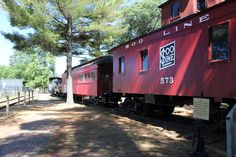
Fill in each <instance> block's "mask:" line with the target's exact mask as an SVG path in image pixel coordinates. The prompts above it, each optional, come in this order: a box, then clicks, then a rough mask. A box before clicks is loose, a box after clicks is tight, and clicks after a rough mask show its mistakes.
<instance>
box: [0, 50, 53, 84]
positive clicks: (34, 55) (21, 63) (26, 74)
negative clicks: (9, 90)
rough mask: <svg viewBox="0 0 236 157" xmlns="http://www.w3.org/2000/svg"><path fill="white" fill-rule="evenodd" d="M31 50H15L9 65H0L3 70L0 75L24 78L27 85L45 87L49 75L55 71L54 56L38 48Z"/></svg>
mask: <svg viewBox="0 0 236 157" xmlns="http://www.w3.org/2000/svg"><path fill="white" fill-rule="evenodd" d="M31 51H32V50H31ZM31 51H30V52H27V53H25V52H15V54H14V55H12V56H11V58H10V66H0V70H1V71H3V72H1V74H0V77H1V78H18V79H24V82H25V83H26V86H28V87H31V88H46V87H47V84H48V79H49V76H50V75H52V74H53V73H54V72H55V57H53V56H52V55H51V54H50V53H44V52H43V51H42V50H40V49H39V48H38V49H34V50H33V51H34V52H31Z"/></svg>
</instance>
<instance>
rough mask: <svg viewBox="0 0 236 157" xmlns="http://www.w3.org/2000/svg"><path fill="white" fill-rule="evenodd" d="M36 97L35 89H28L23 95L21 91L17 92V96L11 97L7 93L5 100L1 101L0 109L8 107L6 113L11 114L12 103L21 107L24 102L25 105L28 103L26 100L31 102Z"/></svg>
mask: <svg viewBox="0 0 236 157" xmlns="http://www.w3.org/2000/svg"><path fill="white" fill-rule="evenodd" d="M33 98H34V91H28V92H24V95H23V96H21V95H20V92H18V93H17V96H14V97H12V98H11V99H10V98H9V96H8V95H7V96H6V97H5V100H3V99H1V101H0V109H4V108H6V115H8V114H9V107H10V106H12V105H18V107H20V104H21V103H22V102H23V105H24V106H25V105H26V102H27V101H28V103H29V104H30V101H32V100H33Z"/></svg>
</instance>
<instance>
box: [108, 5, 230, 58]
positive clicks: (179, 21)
mask: <svg viewBox="0 0 236 157" xmlns="http://www.w3.org/2000/svg"><path fill="white" fill-rule="evenodd" d="M172 1H173V0H168V1H167V2H165V3H163V4H162V5H160V6H161V7H162V6H163V5H166V4H168V3H170V2H172ZM232 1H234V0H227V1H224V2H222V3H219V4H216V5H214V6H212V7H210V8H207V9H205V10H203V11H201V12H197V13H195V14H192V15H189V16H186V17H184V18H182V19H180V20H178V21H175V22H173V23H170V24H168V25H165V26H162V27H161V28H159V29H157V30H155V31H153V32H150V33H147V34H144V35H141V36H139V37H136V38H134V39H132V40H129V41H127V42H124V43H122V44H120V45H117V46H115V47H113V48H112V49H110V50H108V53H109V54H111V53H112V51H113V50H115V49H117V48H119V47H121V46H124V45H126V44H128V43H130V42H133V41H135V40H137V39H139V38H143V37H146V36H149V35H151V34H154V33H156V32H159V31H162V30H165V29H167V28H169V27H172V26H174V25H176V24H178V23H181V22H183V21H186V20H188V19H190V18H193V17H196V16H199V15H201V14H204V13H206V12H208V11H210V10H213V9H215V8H218V7H220V6H222V5H225V4H227V3H229V2H232Z"/></svg>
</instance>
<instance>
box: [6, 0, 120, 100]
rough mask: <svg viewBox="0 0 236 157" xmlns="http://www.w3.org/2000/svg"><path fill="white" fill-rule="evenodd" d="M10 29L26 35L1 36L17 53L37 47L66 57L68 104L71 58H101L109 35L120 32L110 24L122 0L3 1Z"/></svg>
mask: <svg viewBox="0 0 236 157" xmlns="http://www.w3.org/2000/svg"><path fill="white" fill-rule="evenodd" d="M3 1H4V3H5V5H6V7H7V8H8V10H9V14H10V22H11V25H12V26H15V27H18V28H19V29H21V30H22V29H29V28H30V33H28V34H26V35H25V34H20V33H19V32H14V33H4V36H5V37H6V38H7V39H9V40H11V41H12V42H14V44H15V46H14V48H15V49H17V50H25V49H34V48H35V47H40V48H41V49H42V50H44V51H45V52H51V53H53V54H54V55H66V56H67V103H68V104H72V103H74V101H73V91H72V89H73V88H72V75H71V73H72V55H80V54H83V53H88V54H90V55H93V56H97V55H101V50H104V49H108V48H109V47H110V46H111V43H112V41H113V37H112V36H116V35H117V34H119V33H122V32H123V31H122V29H120V28H119V27H118V25H117V24H118V23H117V22H116V24H114V22H115V21H114V17H116V16H115V15H116V11H117V10H118V9H119V7H120V4H122V0H17V1H14V0H3Z"/></svg>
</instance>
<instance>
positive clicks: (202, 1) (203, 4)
mask: <svg viewBox="0 0 236 157" xmlns="http://www.w3.org/2000/svg"><path fill="white" fill-rule="evenodd" d="M204 9H206V2H205V0H197V10H199V11H202V10H204Z"/></svg>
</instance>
